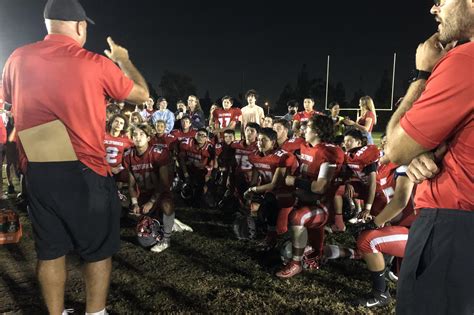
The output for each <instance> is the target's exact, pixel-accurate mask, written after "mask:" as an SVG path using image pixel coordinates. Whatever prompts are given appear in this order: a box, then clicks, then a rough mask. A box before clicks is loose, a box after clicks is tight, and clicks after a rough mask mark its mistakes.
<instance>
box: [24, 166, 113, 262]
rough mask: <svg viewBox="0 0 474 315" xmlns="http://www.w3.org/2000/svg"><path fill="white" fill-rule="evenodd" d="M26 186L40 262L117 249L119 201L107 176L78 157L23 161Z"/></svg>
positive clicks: (89, 257)
mask: <svg viewBox="0 0 474 315" xmlns="http://www.w3.org/2000/svg"><path fill="white" fill-rule="evenodd" d="M26 185H27V189H28V194H29V205H28V213H29V217H30V219H31V221H32V225H33V231H34V235H35V246H36V252H37V255H38V259H39V260H51V259H56V258H59V257H61V256H64V255H66V254H68V253H69V252H70V251H76V252H77V253H78V254H79V256H80V257H81V258H82V259H83V260H84V261H86V262H95V261H100V260H103V259H105V258H108V257H111V256H112V255H113V254H114V253H116V252H117V251H118V249H119V246H120V211H121V205H120V200H119V198H118V193H117V186H116V184H115V181H114V179H113V178H112V177H110V176H108V177H104V176H100V175H98V174H96V173H95V172H94V171H92V170H91V169H90V168H88V167H87V166H85V165H84V164H82V163H81V162H79V161H73V162H54V163H28V169H27V172H26Z"/></svg>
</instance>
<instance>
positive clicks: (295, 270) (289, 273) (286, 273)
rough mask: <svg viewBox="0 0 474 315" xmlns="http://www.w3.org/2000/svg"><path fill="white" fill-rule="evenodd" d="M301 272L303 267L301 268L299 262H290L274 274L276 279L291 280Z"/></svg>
mask: <svg viewBox="0 0 474 315" xmlns="http://www.w3.org/2000/svg"><path fill="white" fill-rule="evenodd" d="M301 271H303V267H302V266H301V262H299V261H295V260H292V261H291V262H290V263H289V264H287V265H286V266H284V267H283V269H281V270H280V271H278V272H277V273H276V276H277V277H278V278H283V279H286V278H291V277H293V276H296V275H297V274H299V273H300V272H301Z"/></svg>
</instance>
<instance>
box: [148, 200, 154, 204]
mask: <svg viewBox="0 0 474 315" xmlns="http://www.w3.org/2000/svg"><path fill="white" fill-rule="evenodd" d="M148 202H150V203H153V204H154V203H155V202H156V199H150V200H148Z"/></svg>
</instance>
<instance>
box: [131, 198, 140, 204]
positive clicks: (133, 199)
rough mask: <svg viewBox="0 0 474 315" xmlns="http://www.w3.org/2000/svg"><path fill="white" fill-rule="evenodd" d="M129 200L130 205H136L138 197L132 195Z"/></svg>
mask: <svg viewBox="0 0 474 315" xmlns="http://www.w3.org/2000/svg"><path fill="white" fill-rule="evenodd" d="M130 200H131V201H132V205H138V199H137V198H136V197H132V198H130Z"/></svg>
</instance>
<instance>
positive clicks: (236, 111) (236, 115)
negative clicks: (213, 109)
mask: <svg viewBox="0 0 474 315" xmlns="http://www.w3.org/2000/svg"><path fill="white" fill-rule="evenodd" d="M240 116H242V111H241V110H240V108H234V117H233V118H232V120H233V121H235V122H237V121H239V118H240Z"/></svg>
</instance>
